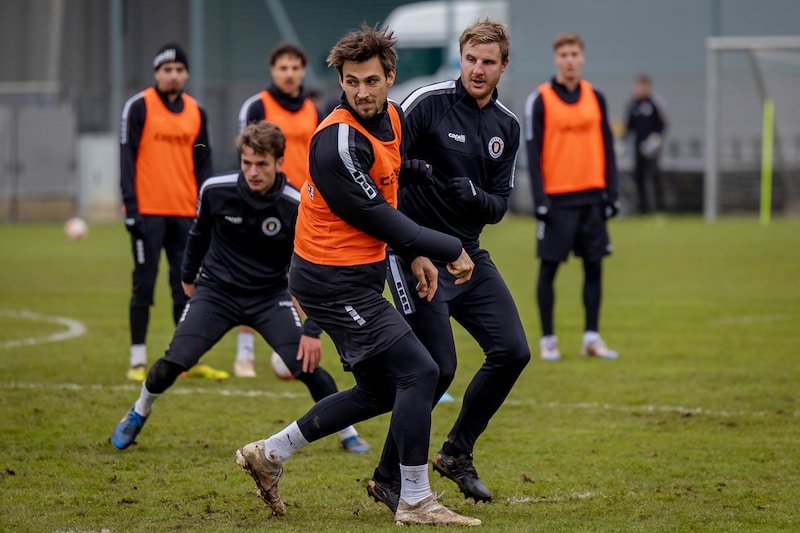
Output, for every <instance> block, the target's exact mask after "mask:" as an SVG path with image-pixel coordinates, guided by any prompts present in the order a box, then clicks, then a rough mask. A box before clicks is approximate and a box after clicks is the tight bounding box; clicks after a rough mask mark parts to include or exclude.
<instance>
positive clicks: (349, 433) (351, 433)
mask: <svg viewBox="0 0 800 533" xmlns="http://www.w3.org/2000/svg"><path fill="white" fill-rule="evenodd" d="M336 434H337V435H338V436H339V440H340V441H344V439H347V438H350V437H355V436H357V435H358V431H356V428H355V427H354V426H347V427H346V428H344V429H343V430H341V431H337V432H336Z"/></svg>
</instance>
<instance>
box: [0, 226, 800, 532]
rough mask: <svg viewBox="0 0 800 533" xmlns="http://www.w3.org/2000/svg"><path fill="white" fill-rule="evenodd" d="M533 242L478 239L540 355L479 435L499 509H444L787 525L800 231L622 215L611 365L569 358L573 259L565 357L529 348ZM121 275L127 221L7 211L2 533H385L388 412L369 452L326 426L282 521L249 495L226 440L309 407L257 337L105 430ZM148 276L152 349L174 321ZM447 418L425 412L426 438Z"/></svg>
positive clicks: (796, 423) (577, 323)
mask: <svg viewBox="0 0 800 533" xmlns="http://www.w3.org/2000/svg"><path fill="white" fill-rule="evenodd" d="M534 234H535V226H534V221H533V220H532V219H529V218H522V217H509V218H507V219H506V220H504V221H503V222H502V223H500V224H498V225H496V226H493V227H489V228H487V230H486V231H485V232H484V237H483V239H482V243H483V246H484V247H486V248H487V249H489V250H490V251H491V253H492V256H493V258H494V260H495V262H496V263H497V265H498V267H499V269H500V271H501V272H502V273H503V274H504V275H505V278H506V280H507V282H508V284H509V286H510V288H511V291H512V293H513V294H514V297H515V299H516V301H517V304H518V306H519V308H520V312H521V315H522V319H523V324H524V325H525V328H526V331H527V333H528V341H529V345H530V346H531V350H532V353H533V358H532V360H531V363H530V365H529V366H528V367H527V369H526V370H525V372H524V373H523V375H522V377H521V378H520V381H519V382H518V384H517V386H516V387H515V389H514V391H513V392H512V393H511V395H510V397H509V399H508V401H507V403H506V405H505V406H503V408H502V409H501V410H500V411H499V413H498V414H497V415H496V416H495V418H494V419H493V421H492V423H491V424H490V426H489V429H488V430H487V432H486V433H485V434H484V435H483V436H482V437H481V439H480V440H479V441H478V444H477V447H476V453H475V465H476V467H477V469H478V472H479V473H480V475H481V479H482V480H483V481H484V482H485V484H486V486H487V487H489V489H490V490H492V492H493V493H494V502H493V503H491V504H481V505H472V504H470V503H468V502H466V501H465V500H464V499H463V498H462V496H461V494H460V493H459V492H458V489H457V488H456V486H455V484H453V483H452V482H450V481H449V480H446V479H443V478H440V477H439V476H438V475H436V474H435V473H434V472H433V471H431V472H430V476H431V482H432V485H433V488H434V490H436V491H437V492H441V491H444V495H443V496H442V497H441V499H442V501H443V503H445V504H446V505H448V506H451V507H452V508H453V509H454V510H457V511H459V512H462V513H464V514H467V515H469V516H474V517H477V518H480V519H481V520H482V521H483V526H481V527H482V528H483V529H484V530H486V531H502V532H527V531H543V532H553V531H564V532H572V531H598V532H607V531H642V532H653V531H780V530H784V531H797V530H798V529H800V506H798V501H800V484H798V479H800V461H799V460H798V454H797V448H798V442H800V393H799V392H798V390H799V389H798V387H799V386H800V365H798V361H797V351H798V348H800V267H798V265H800V246H798V244H800V238H799V237H798V235H800V222H798V221H795V220H785V219H781V220H777V221H774V222H773V224H772V225H771V226H770V227H769V228H762V227H761V226H759V224H758V221H757V220H755V219H753V218H750V219H727V220H722V221H720V222H718V223H716V224H713V225H707V224H705V223H704V222H702V221H701V220H699V219H697V218H667V219H656V218H628V219H623V220H615V221H613V222H612V223H611V235H612V240H613V242H614V247H615V252H614V255H613V256H612V257H611V258H610V259H609V260H608V261H606V262H605V271H604V282H605V284H604V290H605V292H604V300H603V312H602V316H601V328H602V332H603V335H604V337H605V338H606V340H607V341H608V343H609V345H610V346H611V347H612V348H614V349H617V350H619V352H620V359H619V360H618V361H598V360H588V359H586V358H582V357H580V356H579V355H578V352H579V348H580V334H581V330H582V326H583V310H582V305H581V301H580V298H581V296H580V295H581V279H582V271H581V266H580V262H579V261H576V260H575V259H570V262H569V263H568V264H567V265H565V266H564V267H562V269H561V271H560V272H559V275H558V278H557V281H556V291H557V293H556V329H557V334H558V336H559V340H560V344H561V350H562V353H563V355H564V359H563V360H562V361H560V362H555V363H545V362H541V361H539V360H538V339H539V325H538V314H537V311H536V305H535V300H534V290H535V280H536V273H537V268H538V265H537V263H536V261H535V259H534V257H535V256H534ZM131 267H132V265H131V258H130V252H129V250H128V240H127V234H126V233H125V231H124V229H123V226H122V224H121V223H119V224H108V225H92V226H91V233H90V235H89V238H88V239H87V240H85V241H81V242H72V241H68V240H67V239H66V238H65V237H64V235H63V233H62V228H61V226H60V225H56V224H23V225H0V530H2V531H76V532H77V531H82V532H85V531H102V530H106V531H170V530H180V531H257V530H261V531H266V530H269V531H317V532H323V531H347V532H358V531H363V532H367V531H369V532H372V531H394V530H395V526H394V525H393V521H392V517H391V515H390V514H389V512H388V510H387V509H386V508H385V507H383V506H382V505H379V504H377V503H374V502H372V501H371V500H370V499H368V497H367V495H366V491H365V484H366V482H367V480H368V479H369V478H370V476H371V474H372V470H373V468H374V466H375V464H376V462H377V460H378V457H379V453H380V447H381V445H382V441H383V438H384V436H385V432H386V430H387V425H388V417H387V416H386V415H385V416H382V417H379V418H377V419H374V420H371V421H367V422H364V423H361V424H358V425H357V427H358V429H359V431H360V432H361V434H362V435H364V437H365V438H366V439H367V440H368V441H369V442H370V444H372V446H373V450H372V451H370V452H369V453H367V454H365V455H353V454H346V453H344V452H342V451H341V450H340V448H339V445H338V441H337V439H336V438H335V437H328V438H327V439H324V440H322V441H320V442H317V443H315V444H312V445H311V446H309V447H308V448H306V449H304V450H302V451H301V452H299V453H298V454H297V455H296V456H295V457H293V458H292V459H291V460H290V461H289V462H288V463H287V465H286V472H287V473H286V476H285V478H284V479H283V481H282V482H281V492H282V494H283V497H284V500H285V501H286V503H287V509H288V510H287V515H286V516H285V517H271V516H270V513H269V512H268V511H267V509H266V508H265V506H264V505H263V503H262V502H261V500H260V499H258V497H256V496H255V494H254V492H255V487H254V485H253V483H252V480H251V479H250V477H249V476H247V475H246V474H245V473H243V472H242V471H241V469H240V468H239V467H238V466H236V464H235V463H234V455H235V451H236V449H237V448H238V447H240V446H241V445H243V444H245V443H247V442H250V441H252V440H255V439H256V438H261V437H266V436H268V435H270V434H271V433H273V432H274V431H275V430H277V429H280V428H281V427H283V426H284V425H285V424H286V423H288V422H289V421H291V420H293V419H294V418H296V417H298V416H299V415H301V414H303V413H304V412H305V411H306V409H307V408H308V407H309V406H310V404H311V399H310V397H309V395H308V393H307V392H306V389H305V387H303V386H302V385H301V384H299V383H291V382H282V381H279V380H277V379H276V378H274V377H273V376H272V374H271V372H270V370H269V362H268V355H269V352H270V350H269V349H267V347H266V345H265V344H264V343H263V341H261V340H259V341H258V344H257V349H258V360H257V370H258V372H259V375H258V377H257V378H256V379H249V380H248V379H236V378H231V379H229V380H227V381H225V382H212V381H206V380H198V379H180V380H179V381H178V382H177V383H176V384H175V386H174V387H173V388H172V389H170V390H169V391H168V392H167V393H166V394H165V395H164V396H163V398H161V399H160V400H159V401H158V402H157V403H156V406H155V409H154V411H153V414H152V416H151V417H150V419H149V420H148V422H147V425H146V426H145V427H144V429H143V431H142V433H141V435H140V436H139V439H138V445H137V446H133V447H131V448H129V449H127V450H125V451H123V452H120V451H118V450H116V449H114V448H113V447H112V446H111V445H110V444H109V443H108V442H107V439H108V436H109V435H110V433H111V430H112V428H113V427H114V425H115V424H116V422H117V421H118V420H119V419H120V418H121V417H122V416H123V414H124V413H125V412H126V411H127V409H129V408H130V406H131V404H132V402H133V401H134V399H135V398H136V395H137V393H138V389H139V386H138V385H134V384H132V383H130V382H127V381H126V380H125V370H126V365H127V361H128V327H127V301H128V297H129V285H130V271H131ZM161 271H162V272H161V277H160V279H159V284H158V293H157V296H156V306H155V307H154V308H153V311H152V314H151V326H150V335H149V338H148V350H149V356H150V362H152V361H154V360H155V359H156V358H158V357H159V356H160V355H161V354H162V353H163V350H164V348H165V347H166V344H167V343H168V342H169V339H170V337H171V333H172V329H173V326H172V324H171V318H170V316H171V311H170V302H169V294H168V289H167V283H166V272H165V271H166V267H165V264H163V265H162V268H161ZM82 328H85V331H83V330H82ZM456 341H457V345H458V349H459V363H460V364H459V369H458V373H457V376H456V380H455V382H454V384H453V386H452V387H451V389H450V393H451V394H452V395H453V396H455V397H456V399H458V398H459V397H460V396H461V394H463V391H464V389H465V387H466V385H467V383H468V381H469V379H470V378H471V376H472V375H473V373H474V372H475V370H476V369H477V367H478V366H479V365H480V363H481V360H482V355H481V353H480V351H479V349H478V347H477V345H476V344H475V343H474V342H473V341H472V340H471V339H470V338H469V337H467V335H466V334H465V333H464V332H463V330H461V329H460V328H456ZM324 349H325V352H324V355H323V365H324V366H325V367H326V368H327V369H328V370H331V371H332V373H333V375H334V377H335V378H336V380H337V382H338V384H339V387H340V388H348V387H349V386H350V385H351V384H352V378H351V376H349V375H348V374H346V373H344V372H343V371H342V370H341V367H340V365H339V363H338V358H337V357H336V354H335V350H334V349H333V347H332V346H331V344H330V343H329V341H327V340H326V341H325V345H324ZM234 351H235V337H234V336H233V335H229V336H227V337H226V338H225V339H223V341H222V342H221V343H220V344H219V345H218V346H217V347H216V348H215V349H214V350H212V351H211V352H210V353H209V354H207V355H206V357H205V358H204V359H203V361H204V362H206V363H208V364H211V365H213V366H216V367H218V368H223V369H226V370H230V367H231V365H232V362H233V356H234ZM457 412H458V403H447V404H442V405H440V406H438V407H437V408H436V410H435V411H434V416H433V435H432V438H431V452H434V451H436V450H437V449H438V447H439V446H440V445H441V442H442V441H443V440H444V438H445V435H446V432H447V430H448V429H449V428H450V425H451V424H452V422H453V420H454V419H455V416H456V414H457Z"/></svg>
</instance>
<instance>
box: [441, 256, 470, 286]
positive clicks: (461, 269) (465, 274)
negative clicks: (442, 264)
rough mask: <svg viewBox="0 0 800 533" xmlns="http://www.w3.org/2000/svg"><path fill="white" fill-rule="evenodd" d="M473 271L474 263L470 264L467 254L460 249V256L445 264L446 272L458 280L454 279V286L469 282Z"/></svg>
mask: <svg viewBox="0 0 800 533" xmlns="http://www.w3.org/2000/svg"><path fill="white" fill-rule="evenodd" d="M473 270H475V263H473V262H472V259H471V258H470V257H469V254H468V253H467V251H466V250H464V249H463V248H462V249H461V255H460V256H458V259H456V260H455V261H453V262H451V263H447V271H448V272H450V273H451V274H452V275H453V276H455V277H456V278H458V279H456V285H461V284H462V283H465V282H467V281H469V279H470V278H471V277H472V271H473Z"/></svg>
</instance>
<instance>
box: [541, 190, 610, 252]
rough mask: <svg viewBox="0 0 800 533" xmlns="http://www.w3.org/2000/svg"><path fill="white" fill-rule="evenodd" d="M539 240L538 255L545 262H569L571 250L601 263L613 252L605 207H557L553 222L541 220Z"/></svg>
mask: <svg viewBox="0 0 800 533" xmlns="http://www.w3.org/2000/svg"><path fill="white" fill-rule="evenodd" d="M536 239H537V247H536V256H537V257H538V258H539V259H541V260H543V261H555V262H559V263H560V262H563V261H566V260H567V258H568V257H569V252H570V251H572V252H574V253H575V255H576V256H578V257H582V258H583V259H585V260H586V261H599V260H600V259H602V258H603V257H604V256H606V255H609V254H610V253H611V241H610V239H609V237H608V228H607V226H606V216H605V206H603V205H600V204H593V205H580V206H574V207H553V208H551V209H550V218H549V220H548V221H547V222H544V221H541V220H540V221H539V225H538V227H537V229H536Z"/></svg>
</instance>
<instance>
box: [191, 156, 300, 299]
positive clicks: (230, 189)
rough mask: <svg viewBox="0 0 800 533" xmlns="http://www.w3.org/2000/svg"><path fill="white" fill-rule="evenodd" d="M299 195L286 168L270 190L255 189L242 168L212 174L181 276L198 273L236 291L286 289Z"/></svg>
mask: <svg viewBox="0 0 800 533" xmlns="http://www.w3.org/2000/svg"><path fill="white" fill-rule="evenodd" d="M299 200H300V195H299V193H298V192H297V189H294V188H293V187H292V186H291V185H289V184H287V182H286V177H285V176H284V175H283V173H278V174H277V176H276V178H275V184H274V185H273V187H272V189H270V191H269V192H267V194H264V195H261V194H256V193H254V192H252V191H250V188H249V187H248V186H247V181H246V180H245V178H244V176H243V175H242V173H241V172H237V173H231V174H225V175H221V176H215V177H212V178H209V179H208V180H207V181H206V182H205V184H203V188H202V189H201V190H200V197H199V198H198V201H197V206H198V208H197V218H196V219H195V221H194V224H193V225H192V229H191V230H190V231H189V238H188V241H187V243H186V252H185V254H184V258H183V266H182V269H181V280H182V281H183V282H185V283H194V282H195V278H196V282H197V285H206V286H209V287H212V288H215V289H218V290H221V291H223V292H226V293H233V294H258V293H261V294H265V295H266V294H272V293H275V292H278V291H281V290H285V289H286V287H287V279H286V274H287V272H288V270H289V261H290V259H291V256H292V247H293V243H294V229H295V222H296V220H297V205H298V202H299ZM201 266H202V270H201ZM198 271H199V272H200V275H199V277H197V274H198Z"/></svg>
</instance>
